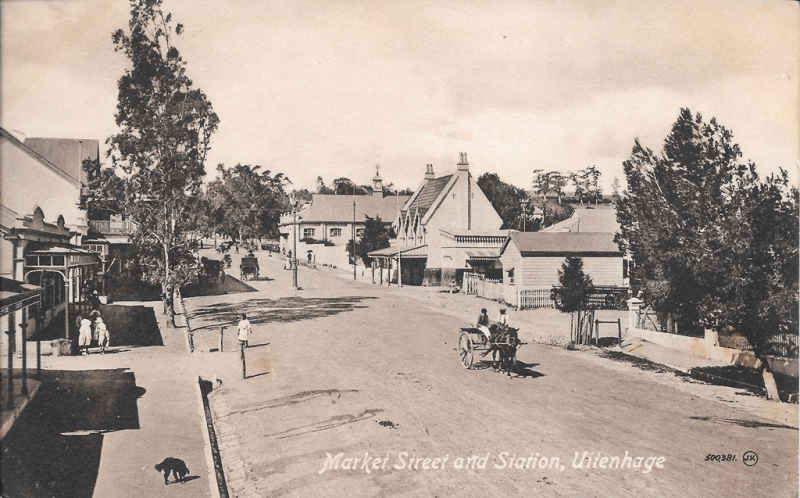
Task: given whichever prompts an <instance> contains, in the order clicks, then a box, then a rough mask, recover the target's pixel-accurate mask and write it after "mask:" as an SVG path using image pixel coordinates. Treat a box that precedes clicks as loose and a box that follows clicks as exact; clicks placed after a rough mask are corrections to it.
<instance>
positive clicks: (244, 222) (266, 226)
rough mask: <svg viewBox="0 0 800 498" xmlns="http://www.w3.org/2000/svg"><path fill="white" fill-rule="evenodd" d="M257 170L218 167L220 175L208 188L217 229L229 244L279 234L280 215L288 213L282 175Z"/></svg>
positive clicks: (251, 166) (242, 165) (247, 167)
mask: <svg viewBox="0 0 800 498" xmlns="http://www.w3.org/2000/svg"><path fill="white" fill-rule="evenodd" d="M260 168H261V167H260V166H257V165H255V166H253V165H249V164H237V165H236V166H234V167H232V168H225V166H224V165H222V164H220V165H218V166H217V171H218V172H219V175H218V177H217V179H216V180H214V181H213V182H212V183H211V184H210V185H209V188H208V192H209V195H210V196H211V198H212V204H213V206H214V207H215V215H216V216H217V217H218V218H219V219H218V224H217V226H218V227H219V230H220V232H221V233H222V234H224V235H226V236H227V237H229V238H230V239H231V240H233V241H236V242H239V243H244V242H246V241H248V240H251V239H255V238H261V237H274V236H276V235H277V233H278V221H279V219H280V215H281V213H283V212H285V211H286V210H287V209H288V202H289V201H288V196H287V195H286V192H285V191H284V186H285V185H286V183H287V182H288V179H287V178H286V177H285V176H284V175H283V173H275V174H272V172H271V171H270V170H264V171H259V170H260Z"/></svg>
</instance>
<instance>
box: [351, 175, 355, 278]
mask: <svg viewBox="0 0 800 498" xmlns="http://www.w3.org/2000/svg"><path fill="white" fill-rule="evenodd" d="M352 235H353V240H352V242H353V280H356V184H355V183H354V184H353V233H352Z"/></svg>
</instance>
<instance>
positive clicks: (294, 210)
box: [289, 197, 298, 290]
mask: <svg viewBox="0 0 800 498" xmlns="http://www.w3.org/2000/svg"><path fill="white" fill-rule="evenodd" d="M292 213H293V214H294V226H293V230H292V232H294V233H293V234H292V244H293V245H294V249H293V250H292V259H291V260H290V261H289V264H290V265H292V287H294V289H295V290H297V230H298V226H297V198H296V197H294V198H293V199H292Z"/></svg>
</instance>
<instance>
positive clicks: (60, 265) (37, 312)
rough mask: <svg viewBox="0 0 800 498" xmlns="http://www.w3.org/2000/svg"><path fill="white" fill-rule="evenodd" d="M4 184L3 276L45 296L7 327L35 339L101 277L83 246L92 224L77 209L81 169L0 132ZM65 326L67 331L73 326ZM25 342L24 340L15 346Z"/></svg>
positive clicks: (0, 205) (0, 202)
mask: <svg viewBox="0 0 800 498" xmlns="http://www.w3.org/2000/svg"><path fill="white" fill-rule="evenodd" d="M77 157H78V156H76V158H75V162H74V164H77V162H78V159H77ZM72 173H76V174H72ZM0 180H1V181H2V196H0V235H1V236H2V240H0V276H2V277H5V278H6V279H10V280H12V281H17V282H22V284H34V285H36V286H38V287H40V293H41V301H40V302H39V303H37V304H36V306H35V307H32V308H30V309H28V311H25V309H27V308H22V309H19V310H15V311H14V312H13V313H10V314H9V315H8V320H9V328H12V327H11V324H12V321H13V323H15V324H21V323H27V324H28V325H29V326H28V327H27V329H26V333H27V334H28V336H31V335H32V334H33V333H34V332H35V331H36V330H37V329H41V328H42V327H44V326H45V325H47V324H48V323H49V322H51V321H53V320H54V319H55V318H56V316H57V315H64V314H65V312H66V313H67V314H68V313H69V308H68V304H69V303H76V302H80V301H82V300H83V295H82V292H83V290H84V283H85V282H86V281H88V280H94V279H95V278H97V271H98V270H99V269H100V268H99V260H98V258H97V257H96V256H95V255H93V254H91V253H89V252H86V251H84V250H82V249H81V248H80V247H79V246H80V244H81V239H82V237H83V236H84V235H85V234H86V232H87V229H88V225H87V222H86V213H85V211H83V210H81V209H80V207H79V201H80V195H81V188H82V183H81V179H80V175H79V174H78V170H71V172H69V171H65V167H64V166H63V164H62V165H61V166H59V165H58V164H55V163H53V162H52V161H50V160H49V159H48V158H47V157H45V156H44V155H42V154H40V153H39V152H37V151H35V150H33V149H32V148H30V147H28V146H27V145H25V144H24V143H23V142H21V141H20V140H18V139H17V138H16V137H14V136H13V135H12V134H11V133H9V132H8V131H6V130H5V129H3V128H0ZM34 308H35V309H34ZM67 316H68V315H67ZM64 323H65V328H66V329H68V328H69V321H68V320H65V322H64ZM4 327H5V325H4ZM18 330H19V329H18ZM68 334H69V331H68V330H65V331H64V337H66V336H67V335H68ZM21 341H22V337H21V336H20V337H19V338H18V340H16V341H13V342H12V344H14V343H15V344H21Z"/></svg>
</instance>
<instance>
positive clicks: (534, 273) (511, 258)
mask: <svg viewBox="0 0 800 498" xmlns="http://www.w3.org/2000/svg"><path fill="white" fill-rule="evenodd" d="M567 256H573V257H579V258H581V259H582V260H583V271H584V273H586V274H587V275H589V276H590V277H592V282H593V283H594V285H596V286H613V287H621V286H623V274H622V272H623V266H622V256H623V254H622V252H621V251H620V250H619V246H617V244H616V242H614V234H613V233H605V232H512V233H511V234H510V236H509V238H508V239H507V241H506V243H505V244H504V245H503V247H502V248H501V250H500V262H501V264H502V267H503V284H504V285H506V286H513V287H521V288H522V287H524V288H537V289H547V290H549V289H550V288H552V287H553V286H554V285H556V286H557V285H560V283H559V280H558V271H559V270H560V269H561V264H562V263H563V262H564V260H565V259H566V258H567Z"/></svg>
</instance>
